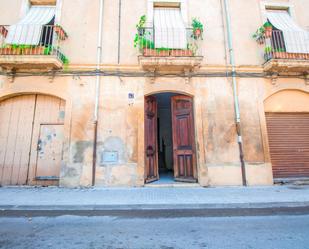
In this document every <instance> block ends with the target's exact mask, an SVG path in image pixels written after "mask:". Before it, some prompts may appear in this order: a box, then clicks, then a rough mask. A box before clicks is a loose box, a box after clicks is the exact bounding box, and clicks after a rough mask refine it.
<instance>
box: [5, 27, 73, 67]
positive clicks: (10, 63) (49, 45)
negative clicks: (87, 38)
mask: <svg viewBox="0 0 309 249" xmlns="http://www.w3.org/2000/svg"><path fill="white" fill-rule="evenodd" d="M66 38H67V34H66V33H65V31H64V30H63V28H62V27H61V26H59V25H43V26H42V25H12V26H7V25H1V26H0V67H2V68H3V69H4V70H8V71H18V70H19V71H22V70H57V69H61V68H63V66H65V65H66V64H68V62H69V60H68V58H67V57H66V56H65V55H64V54H63V53H62V51H61V43H62V42H63V41H64V40H65V39H66Z"/></svg>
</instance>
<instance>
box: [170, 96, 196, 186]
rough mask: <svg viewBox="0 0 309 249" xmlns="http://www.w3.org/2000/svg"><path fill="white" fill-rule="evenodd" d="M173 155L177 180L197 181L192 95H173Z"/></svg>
mask: <svg viewBox="0 0 309 249" xmlns="http://www.w3.org/2000/svg"><path fill="white" fill-rule="evenodd" d="M171 104H172V126H173V157H174V177H175V180H176V181H184V182H196V181H197V174H196V157H195V134H194V120H193V101H192V98H191V97H188V96H184V95H177V96H173V97H172V101H171Z"/></svg>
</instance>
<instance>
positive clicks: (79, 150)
mask: <svg viewBox="0 0 309 249" xmlns="http://www.w3.org/2000/svg"><path fill="white" fill-rule="evenodd" d="M92 146H93V143H92V142H90V141H77V142H76V143H75V145H74V155H73V163H83V162H84V159H85V151H86V150H87V149H88V148H89V147H92Z"/></svg>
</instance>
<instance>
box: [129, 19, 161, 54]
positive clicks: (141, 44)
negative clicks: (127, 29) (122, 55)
mask: <svg viewBox="0 0 309 249" xmlns="http://www.w3.org/2000/svg"><path fill="white" fill-rule="evenodd" d="M145 23H146V16H145V15H143V16H141V17H140V20H139V22H138V23H137V24H136V30H137V33H136V34H135V37H134V47H135V48H136V47H138V48H139V50H140V51H141V52H142V53H143V55H144V56H157V51H156V50H155V49H154V48H155V46H154V42H153V41H152V39H151V33H150V32H149V31H146V29H145Z"/></svg>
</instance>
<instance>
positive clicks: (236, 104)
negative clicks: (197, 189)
mask: <svg viewBox="0 0 309 249" xmlns="http://www.w3.org/2000/svg"><path fill="white" fill-rule="evenodd" d="M224 12H225V19H226V28H227V40H228V47H229V54H230V64H231V66H232V81H233V95H234V109H235V119H236V131H237V140H238V146H239V157H240V162H241V173H242V183H243V185H244V186H247V179H246V165H245V161H244V153H243V143H242V135H241V122H240V111H239V99H238V93H237V80H236V69H235V57H234V49H233V37H232V30H231V17H230V10H229V3H228V0H224Z"/></svg>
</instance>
